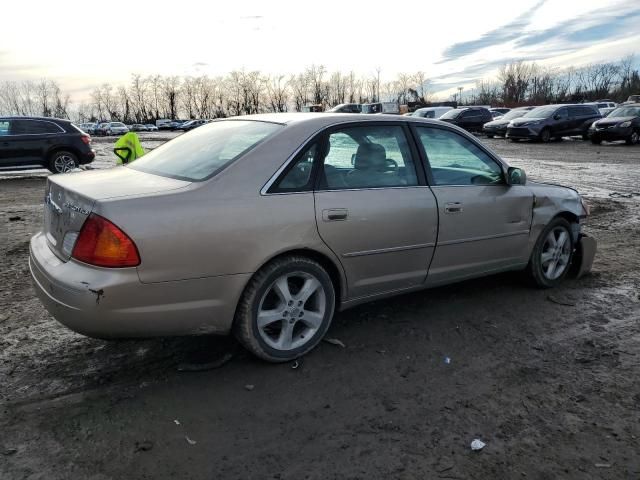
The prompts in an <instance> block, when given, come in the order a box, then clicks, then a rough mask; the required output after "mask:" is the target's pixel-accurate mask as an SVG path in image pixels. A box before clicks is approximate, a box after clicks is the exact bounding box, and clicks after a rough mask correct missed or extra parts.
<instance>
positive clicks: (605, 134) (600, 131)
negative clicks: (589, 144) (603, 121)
mask: <svg viewBox="0 0 640 480" xmlns="http://www.w3.org/2000/svg"><path fill="white" fill-rule="evenodd" d="M632 132H633V128H632V127H617V126H613V127H609V128H595V129H589V138H593V139H595V140H605V141H614V140H625V139H626V138H627V137H629V135H631V133H632Z"/></svg>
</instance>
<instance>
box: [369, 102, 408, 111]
mask: <svg viewBox="0 0 640 480" xmlns="http://www.w3.org/2000/svg"><path fill="white" fill-rule="evenodd" d="M362 113H393V114H399V113H400V105H398V104H397V103H395V102H377V103H365V104H364V105H362Z"/></svg>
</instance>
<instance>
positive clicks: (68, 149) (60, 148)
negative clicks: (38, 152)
mask: <svg viewBox="0 0 640 480" xmlns="http://www.w3.org/2000/svg"><path fill="white" fill-rule="evenodd" d="M58 152H71V153H73V154H74V155H75V156H76V157H77V158H78V159H79V158H80V156H81V155H80V151H79V150H78V149H77V148H76V147H74V146H72V145H54V146H52V147H51V148H49V150H48V151H47V154H46V161H47V162H49V161H51V160H52V158H53V156H54V155H55V154H56V153H58Z"/></svg>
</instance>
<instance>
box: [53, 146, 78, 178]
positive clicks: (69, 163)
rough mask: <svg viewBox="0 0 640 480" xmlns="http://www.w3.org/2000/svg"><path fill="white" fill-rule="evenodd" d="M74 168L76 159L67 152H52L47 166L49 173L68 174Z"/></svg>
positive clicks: (76, 163)
mask: <svg viewBox="0 0 640 480" xmlns="http://www.w3.org/2000/svg"><path fill="white" fill-rule="evenodd" d="M76 168H78V157H76V155H75V154H74V153H72V152H69V151H67V150H59V151H57V152H54V153H53V154H52V155H51V157H50V158H49V163H48V165H47V169H49V171H50V172H51V173H69V172H72V171H73V170H75V169H76Z"/></svg>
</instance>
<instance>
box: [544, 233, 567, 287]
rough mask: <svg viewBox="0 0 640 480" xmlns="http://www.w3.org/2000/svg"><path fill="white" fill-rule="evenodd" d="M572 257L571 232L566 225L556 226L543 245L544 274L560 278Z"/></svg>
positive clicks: (550, 277)
mask: <svg viewBox="0 0 640 480" xmlns="http://www.w3.org/2000/svg"><path fill="white" fill-rule="evenodd" d="M570 258H571V240H570V233H569V232H568V231H567V229H566V228H564V227H561V226H558V227H555V228H554V229H552V230H551V231H550V232H549V233H548V234H547V237H546V238H545V240H544V244H543V245H542V253H541V255H540V264H541V265H542V274H543V275H544V276H545V277H546V278H547V279H549V280H555V279H557V278H559V277H560V276H561V275H562V274H563V273H564V271H565V270H566V269H567V268H568V266H569V260H570Z"/></svg>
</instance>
